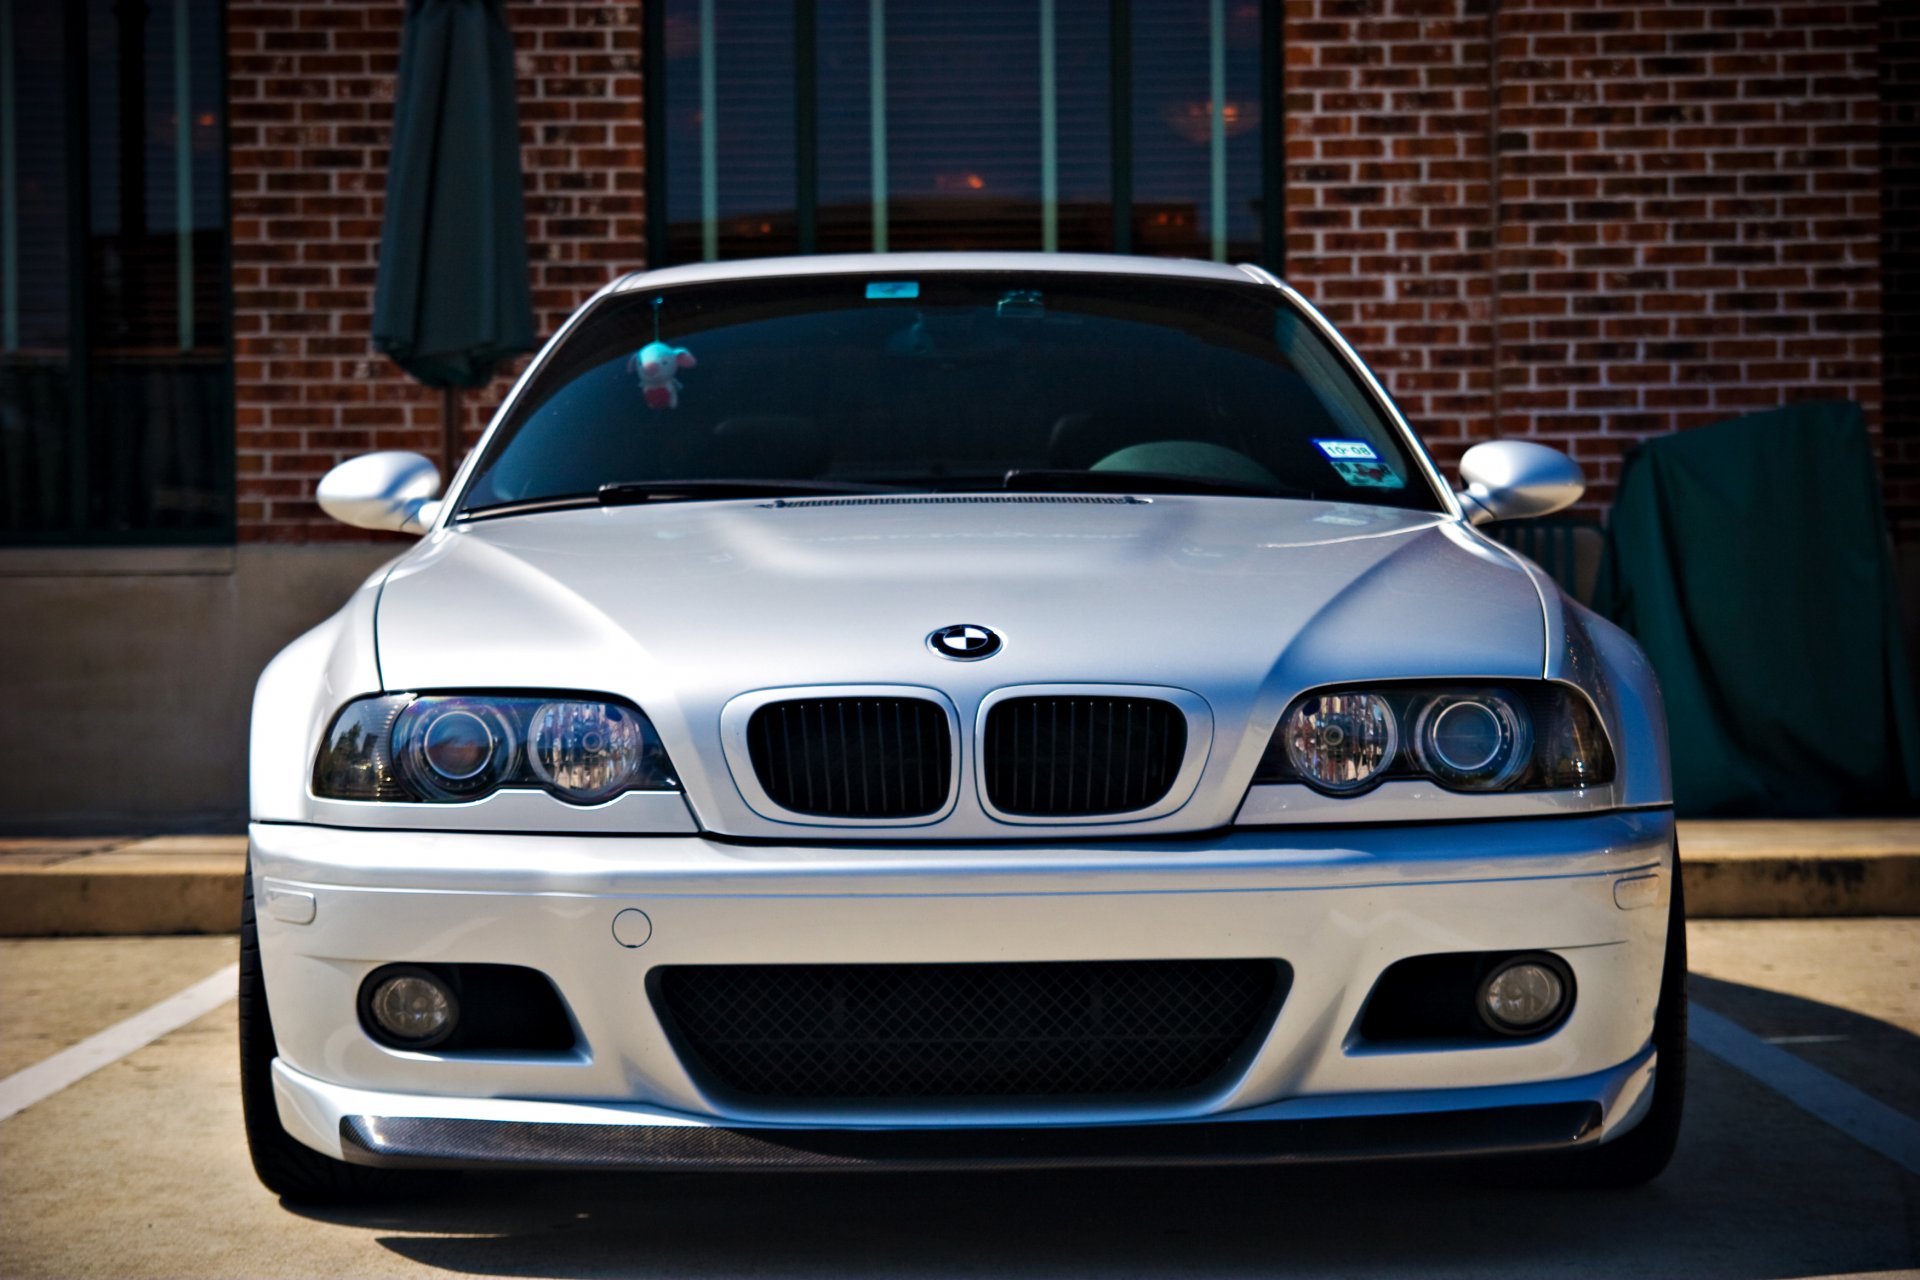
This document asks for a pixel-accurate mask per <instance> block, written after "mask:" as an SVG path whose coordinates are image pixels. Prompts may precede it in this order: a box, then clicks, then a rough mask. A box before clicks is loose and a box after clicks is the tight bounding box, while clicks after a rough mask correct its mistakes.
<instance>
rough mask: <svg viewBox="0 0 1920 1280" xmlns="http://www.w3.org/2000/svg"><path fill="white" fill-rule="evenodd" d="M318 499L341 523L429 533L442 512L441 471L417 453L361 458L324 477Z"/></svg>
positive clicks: (363, 456)
mask: <svg viewBox="0 0 1920 1280" xmlns="http://www.w3.org/2000/svg"><path fill="white" fill-rule="evenodd" d="M317 496H318V498H319V500H320V509H321V510H322V511H324V512H326V513H327V514H328V515H330V516H332V517H333V518H334V519H335V520H338V521H340V522H341V523H342V524H350V525H353V526H354V527H355V528H359V529H391V530H393V531H395V532H397V533H425V532H426V531H427V529H428V528H429V527H430V526H431V525H432V524H433V522H434V519H435V517H437V516H438V515H439V514H440V503H439V501H438V499H439V497H440V471H439V468H437V467H435V466H434V465H433V464H432V463H431V462H429V461H427V460H426V459H425V458H423V457H421V456H420V455H419V454H417V453H402V452H399V451H387V452H384V453H367V454H362V455H361V456H359V457H358V458H349V459H348V460H347V461H345V462H343V463H341V464H340V465H339V466H337V467H335V468H334V469H333V470H331V471H329V472H327V474H326V475H324V476H322V477H320V489H319V492H318V494H317Z"/></svg>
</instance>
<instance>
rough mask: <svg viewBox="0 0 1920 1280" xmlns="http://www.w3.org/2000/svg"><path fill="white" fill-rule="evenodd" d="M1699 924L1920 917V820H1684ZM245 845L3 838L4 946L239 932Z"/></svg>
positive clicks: (1690, 906) (217, 839)
mask: <svg viewBox="0 0 1920 1280" xmlns="http://www.w3.org/2000/svg"><path fill="white" fill-rule="evenodd" d="M1680 848H1681V852H1682V857H1683V859H1684V862H1683V868H1684V872H1685V875H1686V889H1687V914H1688V915H1689V916H1691V917H1693V918H1694V919H1700V920H1705V919H1715V918H1731V917H1746V918H1753V917H1772V918H1786V917H1826V916H1920V820H1916V819H1896V820H1885V821H1882V820H1871V819H1839V820H1834V821H1827V822H1800V821H1773V820H1763V819H1753V820H1744V821H1727V822H1720V821H1683V822H1682V823H1681V824H1680ZM246 855H247V839H246V837H245V836H167V837H162V838H158V839H147V840H141V839H134V838H124V839H94V840H0V937H8V938H48V937H66V936H102V935H120V934H177V933H232V932H234V931H235V930H237V929H238V928H239V927H240V882H241V876H242V875H243V873H244V872H245V869H246Z"/></svg>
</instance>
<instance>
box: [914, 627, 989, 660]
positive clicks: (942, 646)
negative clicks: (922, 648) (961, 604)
mask: <svg viewBox="0 0 1920 1280" xmlns="http://www.w3.org/2000/svg"><path fill="white" fill-rule="evenodd" d="M927 647H928V648H929V649H932V650H933V651H934V652H935V653H937V654H939V655H940V656H941V657H943V658H952V659H953V660H954V661H955V662H978V661H979V660H980V659H981V658H991V657H992V656H993V655H994V654H996V653H998V652H1000V636H999V633H997V632H994V631H990V630H988V629H987V628H986V627H979V626H975V625H973V624H972V623H970V622H962V623H957V624H955V625H954V626H951V627H941V628H940V629H939V630H938V631H936V632H934V633H933V634H932V635H930V636H928V637H927Z"/></svg>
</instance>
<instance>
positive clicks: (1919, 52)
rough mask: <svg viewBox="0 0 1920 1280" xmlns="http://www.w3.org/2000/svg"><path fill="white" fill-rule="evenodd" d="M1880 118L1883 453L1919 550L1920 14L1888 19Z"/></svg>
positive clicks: (1900, 519)
mask: <svg viewBox="0 0 1920 1280" xmlns="http://www.w3.org/2000/svg"><path fill="white" fill-rule="evenodd" d="M1880 112H1881V134H1880V165H1881V174H1882V179H1881V181H1882V193H1881V200H1882V202H1883V206H1884V207H1883V209H1882V213H1881V224H1880V258H1881V284H1880V287H1881V290H1882V293H1881V326H1882V341H1883V342H1884V343H1885V345H1886V352H1887V362H1886V373H1887V376H1886V403H1885V406H1884V408H1883V413H1884V414H1885V418H1886V439H1885V443H1884V450H1883V452H1884V457H1885V467H1886V484H1887V504H1888V512H1889V515H1890V516H1891V517H1892V519H1893V522H1894V532H1895V536H1896V537H1898V538H1899V540H1900V541H1901V542H1903V543H1906V544H1910V545H1911V544H1920V8H1914V7H1906V8H1902V7H1901V6H1898V5H1891V4H1890V5H1887V6H1885V7H1884V10H1883V12H1882V14H1881V18H1880ZM1916 554H1920V552H1916ZM1916 576H1920V575H1916ZM1915 622H1916V624H1920V616H1916V618H1915ZM1916 640H1920V625H1917V626H1916Z"/></svg>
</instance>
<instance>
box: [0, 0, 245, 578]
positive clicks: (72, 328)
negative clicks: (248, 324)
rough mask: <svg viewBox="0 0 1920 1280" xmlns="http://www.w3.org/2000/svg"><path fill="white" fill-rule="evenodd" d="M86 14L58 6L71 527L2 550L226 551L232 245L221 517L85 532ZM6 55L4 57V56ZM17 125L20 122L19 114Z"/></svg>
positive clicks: (233, 510)
mask: <svg viewBox="0 0 1920 1280" xmlns="http://www.w3.org/2000/svg"><path fill="white" fill-rule="evenodd" d="M0 2H4V0H0ZM89 13H90V6H89V5H87V4H84V3H78V2H75V3H70V4H68V5H66V6H65V11H64V14H63V17H64V20H65V26H64V32H63V36H64V40H65V48H64V49H63V50H62V60H63V62H64V64H65V72H66V74H65V102H64V104H63V105H64V108H65V111H66V136H65V139H64V146H65V160H66V165H67V184H66V185H67V192H66V195H67V200H66V233H67V238H68V246H69V249H68V254H67V259H68V260H67V306H68V313H67V314H68V334H69V336H68V344H67V371H68V378H69V380H70V382H71V387H70V390H69V393H68V397H67V422H66V431H67V439H68V443H69V448H68V467H67V469H68V484H69V486H70V492H71V500H72V504H73V510H74V513H75V520H76V521H77V522H76V523H70V524H68V525H66V526H64V527H60V528H44V529H6V528H0V548H7V549H13V548H61V547H76V548H85V547H228V546H233V545H234V544H235V543H236V542H237V541H238V536H239V501H238V492H237V481H238V470H239V462H238V449H239V440H238V435H237V431H236V422H235V419H236V412H235V410H236V406H235V403H234V386H235V381H234V377H235V369H234V366H235V348H236V345H237V342H238V334H237V332H236V331H235V328H234V285H233V265H234V263H233V256H232V251H231V247H229V251H228V255H227V259H226V270H225V272H224V279H223V280H222V281H221V288H220V300H221V309H222V311H223V313H224V314H223V320H224V323H225V327H226V334H227V340H226V342H225V343H224V344H223V350H222V356H221V359H220V361H219V363H218V365H217V366H214V367H217V368H218V369H219V372H220V376H221V378H222V379H223V380H224V381H225V384H226V392H227V394H226V397H225V399H226V411H225V413H224V414H223V415H222V420H221V421H219V422H217V423H213V424H212V430H213V433H214V435H213V439H212V441H211V444H212V456H213V459H214V465H213V472H212V478H211V479H212V483H211V488H212V490H213V492H214V493H215V494H216V495H217V496H219V497H220V498H222V499H223V500H224V501H223V503H222V506H223V514H222V518H221V519H220V520H219V521H218V522H217V523H214V524H209V525H207V526H205V527H203V528H197V529H196V528H167V527H148V528H139V529H106V528H97V527H91V526H89V525H88V524H86V523H85V522H86V520H87V514H88V511H89V509H90V507H91V506H92V501H91V496H92V493H93V491H94V489H95V488H96V487H97V485H96V483H95V481H96V476H97V475H98V474H99V473H98V472H97V471H96V469H95V468H94V467H93V465H92V459H91V458H90V456H89V447H90V438H89V437H90V432H91V412H92V408H91V396H92V393H93V386H92V381H91V375H92V366H93V358H94V352H93V347H94V337H93V334H92V331H91V325H90V317H91V314H92V312H93V310H94V307H95V306H96V305H97V302H98V300H97V298H96V297H95V296H94V295H93V293H92V292H91V288H90V286H91V285H92V282H93V272H92V270H91V261H92V253H91V249H90V244H89V241H90V239H91V237H92V234H93V219H92V205H93V174H92V164H91V159H90V157H91V154H92V139H91V137H90V135H89V127H90V125H91V123H92V117H93V112H92V103H91V101H90V97H89V95H90V91H91V88H92V84H91V80H92V77H91V76H90V74H89V71H90V68H89V66H88V55H89V50H90V46H89ZM207 13H208V15H209V20H210V21H212V23H213V28H214V33H215V35H214V43H215V48H216V49H217V51H218V53H217V57H216V62H217V64H218V66H219V68H220V76H219V86H220V98H219V101H220V107H219V111H218V117H219V123H218V142H217V146H216V150H217V152H218V154H219V163H220V166H221V170H220V174H221V184H220V199H221V222H222V230H223V232H224V233H225V235H226V238H227V240H228V243H229V246H231V241H232V229H233V150H232V101H231V96H230V85H229V76H228V70H229V67H228V58H229V56H230V47H229V43H228V14H227V6H226V5H225V4H210V5H208V6H207ZM7 52H9V53H11V50H8V51H7ZM15 119H16V122H17V120H18V113H17V112H16V114H15ZM16 127H17V124H16Z"/></svg>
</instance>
